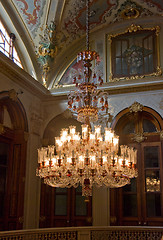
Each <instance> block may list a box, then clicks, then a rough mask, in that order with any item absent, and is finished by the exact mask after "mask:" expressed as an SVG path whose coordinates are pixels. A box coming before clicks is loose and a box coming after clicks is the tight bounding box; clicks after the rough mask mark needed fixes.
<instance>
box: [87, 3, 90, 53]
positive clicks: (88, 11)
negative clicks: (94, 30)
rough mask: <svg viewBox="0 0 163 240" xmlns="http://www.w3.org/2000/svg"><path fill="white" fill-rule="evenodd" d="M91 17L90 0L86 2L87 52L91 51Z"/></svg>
mask: <svg viewBox="0 0 163 240" xmlns="http://www.w3.org/2000/svg"><path fill="white" fill-rule="evenodd" d="M89 15H90V7H89V0H86V49H87V50H89Z"/></svg>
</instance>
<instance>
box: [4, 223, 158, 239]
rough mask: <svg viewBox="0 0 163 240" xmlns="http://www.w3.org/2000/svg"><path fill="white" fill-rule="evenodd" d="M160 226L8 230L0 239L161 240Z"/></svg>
mask: <svg viewBox="0 0 163 240" xmlns="http://www.w3.org/2000/svg"><path fill="white" fill-rule="evenodd" d="M162 236H163V228H162V227H126V226H124V227H122V226H121V227H76V228H75V227H73V228H46V229H34V230H20V231H8V232H1V233H0V240H44V239H45V240H139V239H141V240H163V238H162Z"/></svg>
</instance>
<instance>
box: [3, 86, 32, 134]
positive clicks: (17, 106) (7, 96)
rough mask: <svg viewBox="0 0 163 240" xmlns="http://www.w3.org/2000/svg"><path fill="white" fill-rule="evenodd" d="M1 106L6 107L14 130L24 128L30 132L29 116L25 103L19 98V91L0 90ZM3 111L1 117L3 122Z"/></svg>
mask: <svg viewBox="0 0 163 240" xmlns="http://www.w3.org/2000/svg"><path fill="white" fill-rule="evenodd" d="M0 107H1V108H2V109H3V108H4V107H6V109H7V111H8V113H9V116H10V119H11V122H12V125H13V129H14V130H23V131H25V132H28V122H27V116H26V112H25V109H24V106H23V104H22V103H21V101H20V100H19V98H18V96H17V93H16V91H15V90H14V89H12V90H10V91H3V92H0ZM2 115H3V111H2V113H1V119H0V121H2V124H3V116H2Z"/></svg>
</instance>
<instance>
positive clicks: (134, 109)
mask: <svg viewBox="0 0 163 240" xmlns="http://www.w3.org/2000/svg"><path fill="white" fill-rule="evenodd" d="M143 107H144V106H143V105H142V104H140V103H138V102H134V103H133V104H132V105H131V106H130V107H129V110H130V112H134V113H136V112H141V111H142V110H143Z"/></svg>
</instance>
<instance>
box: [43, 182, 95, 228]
mask: <svg viewBox="0 0 163 240" xmlns="http://www.w3.org/2000/svg"><path fill="white" fill-rule="evenodd" d="M91 209H92V204H91V200H90V201H89V202H85V198H84V197H82V189H81V187H78V188H69V189H68V188H52V187H50V186H48V185H45V184H44V183H42V189H41V206H40V227H41V228H45V227H72V226H89V225H92V213H91Z"/></svg>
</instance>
